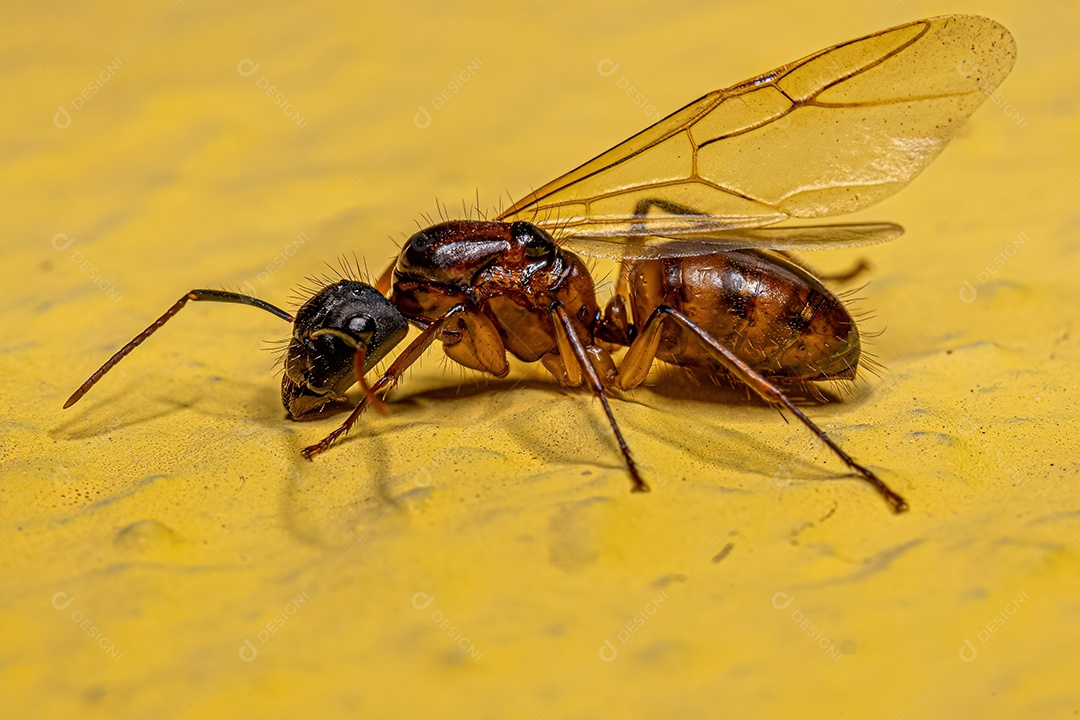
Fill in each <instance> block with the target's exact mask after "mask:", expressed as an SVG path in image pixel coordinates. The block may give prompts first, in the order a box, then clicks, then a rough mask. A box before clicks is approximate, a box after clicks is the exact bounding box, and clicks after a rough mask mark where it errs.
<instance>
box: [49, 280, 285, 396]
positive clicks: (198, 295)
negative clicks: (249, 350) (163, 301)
mask: <svg viewBox="0 0 1080 720" xmlns="http://www.w3.org/2000/svg"><path fill="white" fill-rule="evenodd" d="M189 300H190V301H199V300H203V301H209V302H227V303H240V304H241V305H250V306H252V307H257V308H259V309H260V310H265V311H267V312H268V313H272V314H274V315H277V316H278V317H279V318H281V319H282V320H285V321H287V322H292V321H293V316H292V315H290V314H289V313H287V312H285V311H284V310H282V309H281V308H278V307H275V306H273V305H271V304H270V303H268V302H264V301H262V300H260V299H259V298H256V297H252V296H250V295H241V294H240V293H234V292H226V291H224V290H192V291H190V292H187V293H184V296H183V297H181V298H180V299H179V300H177V301H176V303H175V304H174V305H173V306H172V307H171V308H169V309H168V310H166V311H165V314H164V315H162V316H161V317H159V318H158V319H157V320H155V321H154V322H152V323H151V324H150V327H148V328H146V329H145V330H143V331H142V332H141V333H139V334H138V335H136V336H135V337H134V338H132V340H131V342H129V343H128V344H127V345H125V346H124V347H122V348H120V349H119V350H117V351H116V353H115V354H114V355H113V356H112V357H111V358H109V359H108V360H107V361H105V364H104V365H102V366H101V367H100V368H98V370H97V372H95V373H94V374H93V375H91V376H90V378H89V379H88V380H87V381H86V382H84V383H83V384H82V385H80V386H79V389H78V390H76V391H75V392H74V393H72V394H71V397H69V398H68V400H67V402H66V403H64V408H65V409H66V408H69V407H71V406H72V405H74V404H75V403H77V402H78V401H79V398H81V397H82V396H83V395H85V394H86V393H87V391H89V390H90V388H92V387H93V386H94V385H95V384H96V383H97V381H98V380H100V379H101V376H102V375H104V374H105V373H107V372H109V371H110V370H112V369H113V367H114V366H115V365H116V364H117V363H118V362H120V361H121V360H123V359H124V357H125V356H126V355H127V354H128V353H130V352H131V351H132V350H134V349H135V348H137V347H139V346H140V345H142V344H143V341H144V340H146V338H148V337H150V336H151V335H153V334H154V333H155V332H157V330H158V328H160V327H161V326H162V325H164V324H165V323H166V322H168V321H169V320H170V319H171V318H172V316H173V315H175V314H176V313H178V312H180V310H181V308H183V307H184V306H185V305H187V304H188V301H189Z"/></svg>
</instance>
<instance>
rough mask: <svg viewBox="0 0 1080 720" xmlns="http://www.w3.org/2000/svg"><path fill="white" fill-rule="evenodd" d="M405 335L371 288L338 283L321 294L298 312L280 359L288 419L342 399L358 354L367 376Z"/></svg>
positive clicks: (390, 309)
mask: <svg viewBox="0 0 1080 720" xmlns="http://www.w3.org/2000/svg"><path fill="white" fill-rule="evenodd" d="M408 332H409V326H408V323H407V322H406V321H405V318H404V316H402V314H401V313H400V312H398V309H397V308H396V307H394V306H393V305H392V304H391V303H390V301H389V300H387V299H386V298H385V297H383V296H382V294H381V293H380V292H379V291H378V290H376V289H375V288H373V287H371V286H370V285H365V284H364V283H360V282H356V281H353V280H339V281H338V282H336V283H334V284H333V285H328V286H327V287H325V288H323V289H322V290H320V291H319V292H318V293H316V294H315V295H314V296H313V297H312V298H311V299H310V300H308V301H307V302H306V303H304V304H303V306H302V307H301V308H300V310H299V311H297V313H296V320H295V322H294V325H293V336H292V339H291V340H290V341H289V348H288V350H287V351H286V355H285V372H284V374H283V375H282V378H281V402H282V403H283V404H284V405H285V410H286V411H287V412H288V414H289V417H291V418H293V419H298V418H301V417H303V416H305V415H308V414H310V413H313V412H317V411H318V410H320V409H322V407H323V406H324V405H326V404H328V403H331V402H333V401H334V400H335V399H337V398H340V397H342V396H343V395H344V394H345V391H346V390H348V389H349V388H350V387H351V386H352V385H353V384H354V383H355V382H356V381H357V377H356V356H357V352H358V351H361V352H363V356H362V357H363V360H364V368H363V369H364V372H367V371H368V370H370V369H371V368H373V367H374V366H375V365H376V364H377V363H378V362H379V361H380V360H382V358H383V357H384V356H385V355H386V353H388V352H389V351H390V350H391V349H392V348H393V347H394V346H395V345H397V344H398V343H399V342H401V341H402V339H404V337H405V335H407V334H408Z"/></svg>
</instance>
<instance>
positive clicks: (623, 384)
mask: <svg viewBox="0 0 1080 720" xmlns="http://www.w3.org/2000/svg"><path fill="white" fill-rule="evenodd" d="M665 321H671V322H676V323H678V324H679V325H681V326H682V327H683V328H684V329H685V330H686V331H688V332H689V333H690V334H691V335H693V336H694V337H696V338H697V340H698V342H700V343H701V346H702V347H703V348H704V349H705V350H706V352H708V353H709V355H710V356H711V357H712V358H713V359H714V360H716V361H717V362H718V363H720V365H721V366H723V367H724V369H725V370H727V371H728V372H730V373H731V374H732V375H733V376H734V377H736V378H738V379H739V380H740V381H742V382H743V383H745V384H746V386H747V387H749V388H750V389H752V390H753V391H754V392H756V393H757V394H758V395H760V396H761V397H762V398H763V399H764V400H765V401H766V402H769V403H772V404H775V405H781V406H783V407H784V408H786V409H787V410H788V411H789V412H790V413H791V414H792V415H794V416H795V417H797V418H798V419H799V420H800V421H802V423H803V424H804V425H806V427H808V428H810V431H811V432H813V433H814V434H815V435H817V436H818V437H819V438H821V440H822V442H824V443H825V444H826V445H828V446H829V449H831V450H832V451H833V452H834V453H836V454H837V456H839V457H840V459H841V460H843V461H844V464H845V465H847V466H848V467H849V468H851V469H852V470H854V471H855V472H857V473H858V474H859V475H861V476H862V477H863V479H864V480H866V481H867V482H868V483H870V484H871V485H873V486H874V489H875V490H877V491H878V493H880V494H881V496H882V497H884V498H885V501H886V502H887V503H889V506H890V507H891V508H892V511H893V512H894V513H902V512H904V511H905V510H907V509H908V504H907V501H906V500H904V498H902V497H900V495H898V494H896V493H895V492H893V491H892V490H891V489H890V488H889V486H888V485H886V484H885V483H884V482H883V481H882V480H881V479H880V478H878V476H877V475H875V474H874V473H873V472H871V471H870V470H869V469H867V468H865V467H863V466H862V465H860V464H859V463H857V462H855V461H854V460H853V459H852V458H851V456H850V455H848V454H847V453H846V452H844V451H843V450H842V449H841V448H840V446H839V445H837V444H836V443H835V442H833V440H832V439H831V438H830V437H829V436H828V435H826V434H825V432H824V431H823V430H822V429H821V428H819V427H818V426H817V425H815V424H814V423H813V422H812V421H811V420H810V418H808V417H806V415H805V414H804V413H803V412H802V410H800V409H799V408H797V407H796V406H795V404H794V403H793V402H791V400H790V399H788V397H787V396H786V395H784V393H782V392H781V391H780V390H779V388H777V387H776V386H775V385H773V384H772V383H770V382H769V381H768V380H766V379H765V378H764V377H763V376H762V375H761V374H760V373H758V372H757V371H756V370H754V369H753V368H751V367H750V366H749V365H747V364H746V363H745V362H743V361H742V360H741V359H740V358H739V357H738V356H736V355H735V353H733V352H732V351H731V350H730V349H728V348H726V347H724V346H723V345H721V344H720V343H719V342H718V341H717V340H716V338H714V337H713V336H712V335H710V334H709V333H707V332H705V331H704V330H702V329H701V328H700V327H698V325H697V323H695V322H694V321H693V320H691V319H690V318H688V317H686V315H684V314H683V313H681V312H679V311H678V310H675V309H674V308H670V307H668V306H667V305H661V306H659V307H658V308H656V310H654V311H653V313H652V316H650V317H649V320H648V322H647V323H646V324H645V327H644V328H642V331H641V333H640V334H639V335H638V337H637V339H636V340H634V342H633V343H632V344H631V345H630V348H629V350H627V352H626V355H625V357H623V362H622V366H621V367H620V369H619V387H620V388H622V389H623V390H629V389H631V388H634V387H637V386H638V385H640V384H641V383H642V381H644V380H645V376H646V375H648V373H649V368H650V367H651V366H652V363H653V360H654V359H655V358H656V352H657V348H658V347H659V344H660V334H661V330H662V329H663V325H664V322H665Z"/></svg>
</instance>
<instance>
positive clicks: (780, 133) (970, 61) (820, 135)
mask: <svg viewBox="0 0 1080 720" xmlns="http://www.w3.org/2000/svg"><path fill="white" fill-rule="evenodd" d="M1014 59H1015V45H1014V43H1013V41H1012V37H1011V36H1010V35H1009V33H1008V31H1007V30H1005V28H1003V27H1002V26H1000V25H998V24H997V23H995V22H993V21H992V20H988V19H986V18H981V17H976V16H962V15H954V16H943V17H938V18H931V19H928V20H920V21H916V22H912V23H908V24H906V25H901V26H898V27H895V28H891V29H889V30H884V31H882V32H879V33H875V34H873V35H869V36H867V37H864V38H860V39H858V40H853V41H850V42H847V43H843V44H841V45H837V46H835V47H833V48H829V49H827V50H823V51H821V52H819V53H815V54H814V55H811V56H809V57H806V58H804V59H802V60H799V61H796V62H794V63H791V64H789V65H786V66H784V67H781V68H778V69H777V70H774V71H773V72H770V73H766V74H765V75H762V76H760V77H757V78H754V79H751V80H748V81H746V82H743V83H740V84H738V85H735V86H733V87H731V88H728V89H726V90H718V91H715V92H713V93H710V94H708V95H706V96H704V97H702V98H700V99H699V100H697V101H695V102H693V103H691V104H689V105H688V106H686V107H685V108H683V109H681V110H679V111H677V112H675V113H673V114H672V115H670V116H668V117H667V118H665V119H663V120H661V121H660V122H658V123H656V124H655V125H653V126H652V127H649V128H647V129H646V130H644V131H642V132H641V133H639V134H638V135H635V136H633V137H631V138H630V139H628V140H626V141H625V142H623V143H621V144H619V145H617V146H616V147H614V148H612V149H611V150H608V151H607V152H605V153H603V154H602V155H600V156H598V157H596V158H594V159H593V160H591V161H589V162H588V163H585V164H584V165H582V166H581V167H579V168H577V169H576V170H573V171H571V172H569V173H567V174H566V175H564V176H562V177H561V178H558V179H557V180H554V181H553V182H551V183H548V184H547V185H545V186H544V187H542V188H540V189H539V190H537V191H535V192H534V193H532V194H530V195H529V196H527V197H526V198H524V199H522V200H521V201H519V202H517V203H515V204H514V205H513V206H512V207H511V208H510V209H508V210H506V211H505V212H502V213H500V214H499V216H498V217H497V218H496V220H494V221H490V222H489V221H477V220H461V221H450V222H444V223H441V224H438V225H434V226H432V227H429V228H427V229H424V230H422V231H420V232H418V233H416V234H415V235H413V236H412V237H411V238H410V239H409V240H408V242H407V243H406V244H405V246H404V247H403V248H402V250H401V253H400V255H399V257H398V258H397V260H396V261H395V263H394V265H392V266H391V267H390V268H389V269H388V271H387V273H385V274H384V275H383V276H382V277H381V278H380V280H379V281H378V283H377V284H376V287H374V288H373V287H372V286H370V285H366V284H364V283H360V282H356V281H352V280H342V281H341V282H338V283H334V284H332V285H330V286H328V287H326V288H323V289H322V290H321V291H319V292H318V293H316V294H315V296H314V297H312V298H311V299H310V300H308V302H307V303H305V304H304V305H303V306H302V307H301V308H300V310H299V311H298V313H297V316H296V318H295V320H294V318H292V316H290V315H289V314H288V313H286V312H285V311H283V310H280V309H278V308H276V307H274V306H272V305H270V304H268V303H265V302H263V301H261V300H258V299H256V298H253V297H248V296H244V295H239V294H236V293H226V292H221V291H212V290H193V291H191V292H190V293H187V294H186V295H184V296H183V297H182V298H181V299H180V300H179V301H178V302H177V303H176V304H175V305H174V306H173V307H172V308H170V309H169V311H167V312H166V313H165V315H163V316H162V317H161V318H159V319H158V320H157V321H156V322H155V323H154V324H152V325H151V326H150V327H149V328H147V329H146V330H145V331H144V332H143V333H141V334H140V335H138V336H136V338H135V339H134V340H132V341H131V342H130V343H129V344H128V345H126V346H124V347H123V348H122V349H121V350H120V351H118V352H117V353H116V354H115V355H114V356H113V357H112V358H111V359H110V360H109V361H108V362H106V364H105V365H104V366H103V367H102V368H101V369H100V370H98V371H97V372H96V373H94V375H92V376H91V377H90V379H89V380H87V381H86V383H84V384H83V386H82V387H80V388H79V389H78V390H77V391H76V392H75V393H74V394H73V395H72V396H71V398H70V399H69V400H68V402H67V404H66V405H65V407H68V406H70V405H71V404H72V403H74V402H75V401H77V400H78V399H79V398H80V397H82V395H83V394H84V393H85V392H86V391H87V390H88V389H89V388H90V387H91V386H92V385H93V384H94V383H95V382H97V380H98V379H100V377H101V376H102V375H103V374H104V373H105V372H106V371H108V370H109V369H110V368H111V367H113V366H114V365H115V364H116V363H117V362H119V360H120V359H122V358H123V357H124V356H125V355H126V354H127V353H128V352H130V351H131V349H133V348H134V347H136V346H137V345H138V344H140V343H141V342H143V341H144V340H145V339H146V338H147V337H148V336H149V335H150V334H151V333H153V332H154V331H156V330H157V328H159V327H160V326H161V325H162V324H163V323H164V322H165V321H166V320H168V319H169V318H171V317H172V316H173V315H174V314H175V313H176V312H177V311H179V309H180V308H181V307H183V306H184V304H186V303H187V302H188V301H189V300H213V301H221V302H236V303H243V304H247V305H252V306H255V307H259V308H261V309H263V310H267V311H269V312H271V313H273V314H275V315H277V316H278V317H281V318H283V319H285V320H289V321H291V322H293V323H294V330H293V336H292V339H291V340H290V343H289V347H288V350H287V352H286V356H285V372H284V376H283V378H282V401H283V403H284V405H285V408H286V410H287V411H288V413H289V416H290V417H293V418H301V417H309V416H311V415H312V414H314V413H317V412H319V411H321V410H322V409H324V408H325V407H327V406H328V405H331V404H333V403H335V402H337V401H341V400H343V399H344V393H345V391H346V390H347V389H348V388H349V387H350V385H352V384H353V382H354V381H356V382H359V383H360V385H361V387H362V389H363V391H364V395H363V397H361V399H360V401H359V402H358V403H357V405H356V406H355V408H353V410H352V412H351V413H350V415H349V416H348V418H347V419H346V420H345V422H344V423H343V424H342V425H341V426H340V427H338V428H337V429H336V430H334V431H333V432H332V433H330V434H329V435H328V436H327V437H326V438H324V439H323V440H322V441H321V442H319V443H317V444H315V445H311V446H309V447H307V448H305V449H304V450H303V453H304V455H305V456H306V457H308V458H310V457H311V456H313V455H314V454H316V453H319V452H321V451H323V450H326V449H327V448H328V447H329V446H330V445H331V444H332V443H333V442H334V441H335V440H336V439H337V438H339V437H340V436H341V435H343V434H344V433H346V432H348V430H349V428H351V427H352V425H353V424H354V423H355V422H356V420H357V419H358V418H359V417H360V415H361V413H362V412H363V410H364V409H365V408H366V407H367V406H368V405H373V404H374V405H381V402H382V401H381V399H380V396H382V395H385V393H386V392H388V391H389V389H390V388H391V387H392V386H393V385H394V384H395V383H396V382H397V381H398V380H400V378H401V377H402V375H403V373H404V372H405V370H406V369H407V368H408V367H409V366H410V365H412V363H414V362H415V361H416V360H417V359H418V358H419V357H420V356H421V355H423V353H424V352H425V351H426V350H427V349H428V348H429V347H430V346H431V344H432V343H433V342H435V341H436V340H437V341H439V342H440V343H442V347H443V350H444V352H445V353H446V354H447V355H448V356H449V357H450V358H451V359H453V360H454V361H456V362H458V363H460V364H461V365H464V366H466V367H469V368H473V369H475V370H479V371H481V372H486V373H490V374H492V375H495V376H497V377H504V376H505V375H506V374H507V373H508V372H509V366H508V364H507V354H508V353H509V354H511V355H514V356H515V357H517V358H519V359H521V360H523V361H526V362H540V363H542V364H543V365H544V367H545V368H547V369H548V370H549V371H550V372H551V374H552V375H553V376H554V377H555V378H556V379H557V380H558V381H559V382H560V383H562V384H563V385H566V386H569V387H580V386H587V387H588V388H589V389H590V390H591V391H592V392H593V393H594V394H595V395H596V396H597V397H598V398H599V399H600V401H601V405H602V407H603V410H604V412H605V414H606V415H607V418H608V421H609V423H610V424H611V428H612V431H613V432H614V434H615V438H616V440H617V441H618V445H619V448H620V450H621V452H622V455H623V458H624V460H625V462H626V466H627V468H628V469H629V472H630V477H631V480H632V481H633V489H634V490H647V489H648V485H647V484H646V482H645V480H644V479H643V478H642V477H641V475H640V473H639V472H638V469H637V467H636V465H635V463H634V460H633V458H632V456H631V454H630V450H629V448H628V447H627V443H626V440H625V438H624V437H623V435H622V432H621V431H620V430H619V426H618V424H617V422H616V420H615V417H614V415H613V414H612V411H611V407H610V406H609V404H608V400H607V392H608V390H609V389H611V388H617V389H620V390H629V389H631V388H634V387H636V386H638V385H639V384H640V383H641V382H642V381H643V380H644V379H645V377H646V375H647V374H648V372H649V368H650V367H651V366H652V364H653V361H654V360H656V359H660V360H663V361H665V362H668V363H672V364H675V365H678V366H683V367H693V368H699V369H701V370H703V371H704V372H706V373H711V374H713V375H714V376H722V377H726V378H728V379H732V380H735V381H738V382H741V383H743V384H745V385H746V386H747V387H748V388H750V389H751V390H753V391H754V392H755V393H757V394H758V395H759V396H761V397H762V398H763V399H765V400H766V401H767V402H769V403H771V404H774V405H777V406H779V407H781V408H783V409H786V410H788V411H789V412H790V413H792V414H793V415H795V416H796V417H797V418H798V419H799V420H800V421H801V422H802V423H804V424H805V425H806V426H807V427H808V428H810V429H811V430H812V431H813V432H814V433H815V434H816V435H817V436H818V437H819V438H821V440H822V441H824V442H825V443H826V444H827V445H828V446H829V448H830V449H831V450H832V451H833V452H834V453H836V454H837V455H838V456H839V457H840V458H841V459H842V460H843V461H844V462H845V464H847V466H848V467H849V468H851V469H853V470H854V471H856V472H857V473H859V475H860V476H862V478H863V479H865V480H866V481H867V482H869V483H870V484H871V485H873V487H874V488H875V489H876V490H877V491H878V492H879V493H880V494H881V495H882V496H883V497H884V498H885V500H886V501H887V502H888V503H889V505H890V507H891V508H892V509H893V511H894V512H902V511H904V510H906V509H907V503H906V502H905V501H904V499H903V498H902V497H900V496H899V495H898V494H896V493H895V492H893V491H892V490H891V489H889V488H888V487H887V486H886V485H885V483H884V482H882V481H881V480H880V479H879V478H878V477H877V476H876V475H875V474H874V473H873V472H872V471H870V470H869V469H868V468H866V467H864V466H862V465H860V464H858V463H856V462H855V461H854V460H853V459H852V458H851V457H850V456H849V455H848V454H847V453H845V452H844V451H843V450H842V449H841V448H840V447H839V446H838V445H837V444H836V443H835V442H833V441H832V440H831V439H830V438H829V437H828V436H827V435H826V434H825V433H824V432H823V431H822V430H821V429H820V428H818V427H817V426H816V425H815V424H814V423H813V422H811V421H810V419H809V418H807V417H806V415H805V414H804V413H803V412H802V411H801V410H799V408H798V407H796V406H795V404H794V403H793V402H792V401H791V400H790V399H789V398H788V396H787V394H785V389H786V388H789V387H792V386H799V385H803V384H806V383H812V382H816V381H822V380H850V379H852V378H854V377H855V375H856V373H857V371H858V368H859V364H860V360H861V352H862V350H861V344H860V340H859V332H858V329H857V327H856V324H855V322H854V320H853V319H852V317H851V315H850V313H849V312H848V310H847V309H846V308H845V307H844V305H843V303H842V302H841V301H840V300H839V299H837V297H836V296H835V295H834V294H833V293H832V292H830V291H829V289H828V288H826V286H825V285H824V284H823V283H822V282H821V281H820V280H819V279H818V278H816V277H815V276H814V275H813V274H812V273H811V272H810V271H808V270H807V269H806V268H805V267H803V266H801V265H800V264H798V263H796V262H795V261H793V260H792V259H790V258H789V257H788V256H787V253H788V252H789V251H798V250H814V249H821V248H835V247H857V246H862V245H868V244H873V243H879V242H885V241H888V240H891V239H894V238H896V237H898V236H899V235H900V234H901V233H902V232H903V231H902V229H901V228H900V227H899V226H896V225H892V224H887V223H873V224H849V225H820V226H813V225H811V226H788V227H784V226H778V227H770V226H772V225H774V224H775V223H778V222H780V221H783V220H787V219H789V218H815V217H822V216H829V215H836V214H841V213H846V212H852V211H855V210H859V209H861V208H864V207H866V206H868V205H871V204H873V203H875V202H877V201H878V200H881V199H883V198H885V197H887V196H888V195H891V194H892V193H894V192H895V191H896V190H898V189H899V188H900V187H902V186H903V185H905V184H907V183H908V182H909V181H910V180H911V179H912V178H913V177H914V176H915V175H917V174H918V173H919V172H920V171H921V170H922V169H923V168H924V167H925V166H926V165H927V164H928V163H929V162H930V161H931V160H932V159H933V158H934V157H935V156H936V155H937V153H938V152H940V150H941V149H942V147H944V145H945V143H946V142H948V140H949V139H951V137H952V136H953V135H954V134H955V133H956V131H957V129H958V128H959V126H960V124H961V123H962V122H963V120H964V119H966V118H967V117H968V116H969V115H970V114H971V113H972V112H974V110H975V108H976V107H978V106H979V104H980V103H981V102H982V101H983V100H984V99H985V97H986V96H987V95H988V94H989V93H991V92H992V91H993V89H994V88H996V87H997V85H998V84H999V83H1000V82H1001V80H1002V79H1004V77H1005V76H1006V75H1007V74H1008V72H1009V70H1010V68H1011V67H1012V63H1013V60H1014ZM549 229H550V230H551V232H549ZM552 233H554V236H553V234H552ZM570 248H573V250H574V251H571V250H570ZM575 251H576V252H580V253H583V254H585V255H589V256H592V257H608V258H614V259H617V260H620V261H621V262H622V266H621V267H622V271H621V274H620V278H619V283H618V285H617V289H616V293H615V295H614V297H613V298H612V299H611V300H610V301H609V303H608V304H607V306H606V309H605V310H604V312H601V310H600V306H599V304H598V301H597V298H596V292H595V287H594V284H593V280H592V278H591V276H590V274H589V272H588V270H587V269H586V267H585V265H584V263H583V261H582V260H581V258H580V257H578V255H577V254H575ZM388 291H389V293H390V295H389V299H387V298H386V297H385V293H386V292H388ZM407 322H408V323H412V324H413V325H415V326H417V327H418V328H420V333H419V335H418V336H417V337H416V338H414V339H413V340H412V341H411V342H410V343H409V344H408V345H407V346H406V347H405V349H404V350H402V351H401V352H400V353H399V354H398V355H397V357H396V358H395V359H394V360H393V362H392V363H391V364H390V366H389V368H388V369H387V370H386V372H385V373H383V374H382V375H381V376H380V377H379V378H378V379H377V380H376V381H375V382H374V383H372V384H371V385H370V386H369V385H368V384H367V382H366V381H365V379H364V375H365V373H367V372H368V371H370V370H371V368H372V367H373V366H374V365H375V363H376V362H378V360H379V359H381V358H382V357H384V356H385V355H386V354H387V353H388V351H389V350H390V349H391V348H392V347H393V346H394V345H396V344H397V343H399V342H400V341H401V340H402V339H403V338H404V337H405V334H406V327H407ZM621 346H625V347H626V348H627V350H626V353H625V355H624V356H623V358H622V361H621V363H620V364H619V365H618V366H616V363H615V362H614V361H613V359H612V357H611V355H610V352H611V351H612V350H613V349H615V348H618V347H621Z"/></svg>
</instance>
